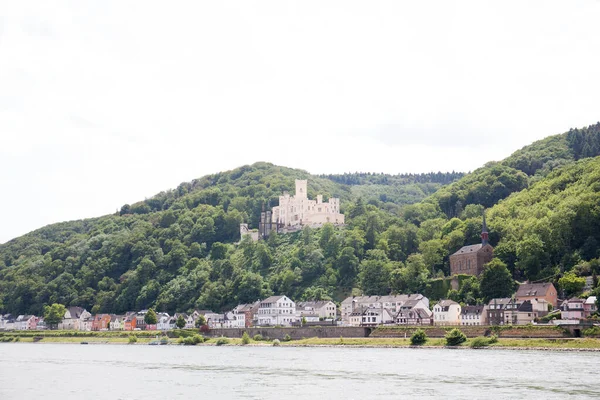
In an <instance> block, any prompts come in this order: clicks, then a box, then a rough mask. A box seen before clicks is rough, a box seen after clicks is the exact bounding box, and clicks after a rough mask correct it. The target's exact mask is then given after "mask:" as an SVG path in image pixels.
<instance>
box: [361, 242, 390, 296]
mask: <svg viewBox="0 0 600 400" xmlns="http://www.w3.org/2000/svg"><path fill="white" fill-rule="evenodd" d="M391 271H392V266H391V263H390V261H389V260H388V258H387V256H386V255H385V253H384V252H383V251H382V250H369V251H367V258H365V259H364V260H363V261H362V262H361V263H360V273H359V278H360V284H361V287H362V290H363V291H364V293H365V294H366V295H384V294H388V293H389V292H390V274H391Z"/></svg>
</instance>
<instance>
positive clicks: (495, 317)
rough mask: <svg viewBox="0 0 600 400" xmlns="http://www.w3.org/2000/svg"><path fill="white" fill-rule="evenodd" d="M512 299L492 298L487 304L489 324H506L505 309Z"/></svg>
mask: <svg viewBox="0 0 600 400" xmlns="http://www.w3.org/2000/svg"><path fill="white" fill-rule="evenodd" d="M511 301H512V299H511V298H510V297H504V298H498V299H492V300H490V302H489V303H488V306H487V310H488V311H487V314H488V324H490V325H504V311H505V307H506V305H507V304H509V303H510V302H511Z"/></svg>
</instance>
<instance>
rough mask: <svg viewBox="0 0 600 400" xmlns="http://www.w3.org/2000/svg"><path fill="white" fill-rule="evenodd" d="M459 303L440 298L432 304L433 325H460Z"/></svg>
mask: <svg viewBox="0 0 600 400" xmlns="http://www.w3.org/2000/svg"><path fill="white" fill-rule="evenodd" d="M460 311H461V308H460V304H458V303H457V302H455V301H452V300H441V301H440V302H439V303H437V304H436V305H435V306H433V323H434V325H460Z"/></svg>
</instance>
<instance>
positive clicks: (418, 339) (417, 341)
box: [410, 328, 427, 346]
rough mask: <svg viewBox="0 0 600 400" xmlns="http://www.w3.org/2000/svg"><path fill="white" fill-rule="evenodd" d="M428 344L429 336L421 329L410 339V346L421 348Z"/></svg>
mask: <svg viewBox="0 0 600 400" xmlns="http://www.w3.org/2000/svg"><path fill="white" fill-rule="evenodd" d="M425 342H427V334H426V333H425V331H424V330H423V329H421V328H419V329H417V330H416V331H415V332H414V333H413V334H412V335H411V337H410V344H411V345H413V346H420V345H422V344H425Z"/></svg>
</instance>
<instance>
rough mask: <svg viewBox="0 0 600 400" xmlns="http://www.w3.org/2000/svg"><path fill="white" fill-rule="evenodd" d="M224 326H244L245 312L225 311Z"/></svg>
mask: <svg viewBox="0 0 600 400" xmlns="http://www.w3.org/2000/svg"><path fill="white" fill-rule="evenodd" d="M223 327H224V328H245V327H246V313H244V312H239V313H236V312H233V311H229V312H227V313H225V318H224V320H223Z"/></svg>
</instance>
